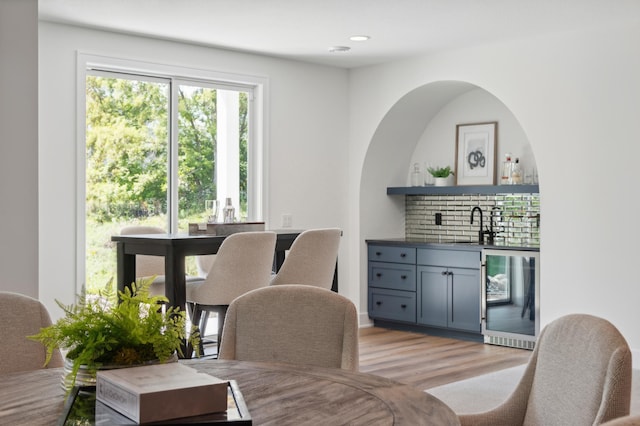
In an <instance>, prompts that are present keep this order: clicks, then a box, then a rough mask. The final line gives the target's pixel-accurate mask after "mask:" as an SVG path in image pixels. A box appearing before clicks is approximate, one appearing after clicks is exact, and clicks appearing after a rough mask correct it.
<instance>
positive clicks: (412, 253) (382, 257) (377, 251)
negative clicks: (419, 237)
mask: <svg viewBox="0 0 640 426" xmlns="http://www.w3.org/2000/svg"><path fill="white" fill-rule="evenodd" d="M368 255H369V261H375V262H394V263H416V249H415V248H413V247H394V246H369V252H368Z"/></svg>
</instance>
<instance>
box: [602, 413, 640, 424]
mask: <svg viewBox="0 0 640 426" xmlns="http://www.w3.org/2000/svg"><path fill="white" fill-rule="evenodd" d="M602 426H640V415H633V416H623V417H618V418H617V419H615V420H611V421H609V422H606V423H603V424H602Z"/></svg>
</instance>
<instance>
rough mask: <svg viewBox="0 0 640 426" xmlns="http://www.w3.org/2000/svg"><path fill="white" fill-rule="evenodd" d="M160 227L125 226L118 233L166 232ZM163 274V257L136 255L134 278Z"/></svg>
mask: <svg viewBox="0 0 640 426" xmlns="http://www.w3.org/2000/svg"><path fill="white" fill-rule="evenodd" d="M166 233H167V231H165V230H164V229H162V228H158V227H156V226H125V227H124V228H122V229H121V230H120V235H135V234H166ZM154 275H156V276H164V257H162V256H147V255H144V254H138V255H136V278H142V277H152V276H154Z"/></svg>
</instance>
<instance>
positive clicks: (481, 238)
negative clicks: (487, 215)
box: [471, 206, 484, 244]
mask: <svg viewBox="0 0 640 426" xmlns="http://www.w3.org/2000/svg"><path fill="white" fill-rule="evenodd" d="M476 211H477V212H478V213H480V231H478V243H480V244H484V231H483V230H482V209H481V208H480V206H475V207H474V208H472V209H471V224H472V225H473V216H474V214H475V212H476Z"/></svg>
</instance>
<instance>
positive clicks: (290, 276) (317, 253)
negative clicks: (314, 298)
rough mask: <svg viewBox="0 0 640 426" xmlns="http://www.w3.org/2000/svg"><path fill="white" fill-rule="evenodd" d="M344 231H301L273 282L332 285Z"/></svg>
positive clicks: (325, 286) (324, 286) (327, 286)
mask: <svg viewBox="0 0 640 426" xmlns="http://www.w3.org/2000/svg"><path fill="white" fill-rule="evenodd" d="M341 235H342V231H341V230H340V229H338V228H326V229H309V230H307V231H303V232H302V233H300V235H298V237H297V238H296V239H295V240H294V241H293V244H292V245H291V249H290V250H289V252H288V253H287V256H286V258H285V261H284V263H283V264H282V267H281V268H280V270H279V271H278V273H277V274H276V275H275V277H274V278H273V279H272V281H271V285H280V284H306V285H312V286H316V287H322V288H325V289H328V290H329V289H331V286H332V283H333V276H334V274H335V270H336V261H337V259H338V248H339V247H340V236H341Z"/></svg>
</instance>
